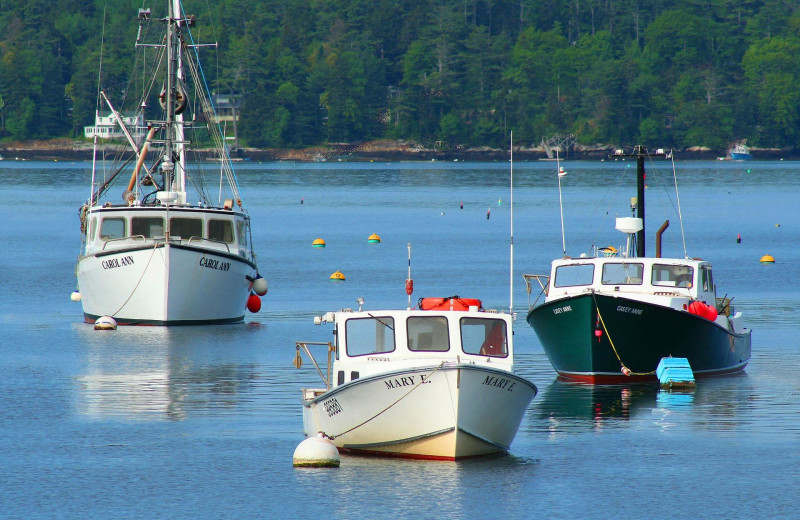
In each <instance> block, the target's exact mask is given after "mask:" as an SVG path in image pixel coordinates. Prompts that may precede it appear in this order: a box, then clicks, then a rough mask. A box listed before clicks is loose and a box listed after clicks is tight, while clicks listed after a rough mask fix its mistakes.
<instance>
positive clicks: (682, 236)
mask: <svg viewBox="0 0 800 520" xmlns="http://www.w3.org/2000/svg"><path fill="white" fill-rule="evenodd" d="M668 157H669V158H670V159H671V160H672V178H673V179H674V180H675V198H676V199H677V202H678V220H679V221H680V223H681V240H682V241H683V257H684V258H689V255H688V254H686V235H685V234H684V233H683V215H682V214H681V196H680V193H679V192H678V174H677V173H676V172H675V155H674V154H673V153H672V150H670V151H669V156H668Z"/></svg>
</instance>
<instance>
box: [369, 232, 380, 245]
mask: <svg viewBox="0 0 800 520" xmlns="http://www.w3.org/2000/svg"><path fill="white" fill-rule="evenodd" d="M367 240H368V241H369V243H370V244H380V243H381V237H379V236H378V234H377V233H373V234H371V235H370V236H369V238H368V239H367Z"/></svg>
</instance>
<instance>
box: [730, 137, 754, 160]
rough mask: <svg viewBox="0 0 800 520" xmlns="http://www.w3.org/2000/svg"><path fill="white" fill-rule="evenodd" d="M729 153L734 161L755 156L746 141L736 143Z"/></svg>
mask: <svg viewBox="0 0 800 520" xmlns="http://www.w3.org/2000/svg"><path fill="white" fill-rule="evenodd" d="M728 154H729V155H730V156H731V160H732V161H746V160H748V159H752V158H753V156H752V155H750V148H749V147H748V146H747V143H746V142H745V141H740V142H738V143H735V144H734V145H733V146H732V147H731V149H730V150H729V151H728Z"/></svg>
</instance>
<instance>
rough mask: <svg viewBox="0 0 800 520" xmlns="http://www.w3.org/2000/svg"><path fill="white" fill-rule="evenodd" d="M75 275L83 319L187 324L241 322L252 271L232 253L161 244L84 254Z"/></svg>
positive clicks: (249, 264) (252, 269)
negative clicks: (109, 318)
mask: <svg viewBox="0 0 800 520" xmlns="http://www.w3.org/2000/svg"><path fill="white" fill-rule="evenodd" d="M77 275H78V284H79V286H80V288H81V295H82V299H81V301H82V303H83V312H84V317H85V319H86V321H91V322H94V320H95V319H97V317H99V316H111V317H113V318H114V319H115V320H116V321H117V323H119V324H121V325H124V324H131V325H134V324H141V325H192V324H203V323H228V322H236V321H241V320H242V319H243V318H244V311H245V306H246V304H247V298H248V296H249V293H250V289H249V288H250V281H249V280H248V279H247V278H246V277H247V276H250V277H253V276H254V275H255V269H254V266H253V265H252V264H251V263H249V262H247V261H245V260H244V259H242V258H239V257H236V256H235V255H230V254H224V253H220V252H219V251H214V250H210V249H204V248H199V247H187V246H177V245H171V244H164V243H163V242H162V243H159V244H153V243H150V244H149V245H148V246H144V247H141V248H135V249H134V248H123V249H118V250H114V251H113V252H112V251H109V252H101V253H99V254H93V255H87V256H83V257H81V258H80V259H79V260H78V267H77Z"/></svg>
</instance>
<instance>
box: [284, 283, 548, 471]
mask: <svg viewBox="0 0 800 520" xmlns="http://www.w3.org/2000/svg"><path fill="white" fill-rule="evenodd" d="M409 294H410V293H409ZM362 302H363V300H362ZM360 303H361V302H360ZM314 322H315V323H317V324H324V323H332V324H333V333H334V335H333V337H334V338H335V339H334V343H332V344H330V343H313V342H297V360H296V362H295V366H297V367H298V368H299V366H300V365H301V362H298V360H299V359H300V351H301V349H302V350H303V352H304V353H305V354H306V356H308V357H310V358H311V360H312V361H313V363H314V366H315V367H316V368H317V371H318V372H319V374H320V375H321V376H322V377H323V381H324V383H325V387H324V388H304V389H303V390H302V395H303V401H302V402H303V431H304V433H305V434H306V436H308V437H313V436H315V435H317V434H318V433H319V432H322V433H323V434H324V435H325V436H327V437H329V438H330V439H331V440H332V442H333V443H334V444H335V445H336V446H337V448H338V449H339V450H340V451H346V452H355V453H361V454H372V455H383V456H396V457H407V458H416V459H441V460H454V459H462V458H466V457H476V456H483V455H491V454H496V453H503V452H505V451H508V449H509V447H510V445H511V442H512V440H513V439H514V437H515V436H516V433H517V429H518V428H519V425H520V423H521V421H522V418H523V417H524V415H525V411H526V410H527V408H528V405H529V404H530V402H531V400H532V399H533V397H534V396H535V395H536V391H537V389H536V386H535V385H534V384H533V383H531V382H529V381H528V380H526V379H523V378H522V377H520V376H518V375H515V374H514V371H513V367H514V347H513V343H512V340H513V334H512V323H513V322H512V316H511V314H509V313H507V312H494V311H491V312H490V311H484V310H483V308H482V303H481V301H480V300H474V299H467V298H459V297H458V296H453V297H449V298H423V299H420V300H419V307H418V308H417V309H410V308H409V309H408V310H406V309H401V310H369V311H367V310H363V311H362V310H361V309H360V308H359V309H358V310H357V311H352V310H350V309H343V310H341V311H337V312H329V313H327V314H325V315H324V316H320V317H317V318H315V320H314ZM315 344H316V345H323V346H326V347H327V353H328V354H327V355H328V364H327V370H326V371H325V374H327V377H326V376H325V375H324V374H323V369H321V368H320V366H319V364H318V363H317V362H316V360H315V359H314V357H313V356H312V354H311V352H310V350H309V345H315ZM332 356H334V357H335V359H334V361H333V362H332V365H331V357H332Z"/></svg>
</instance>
